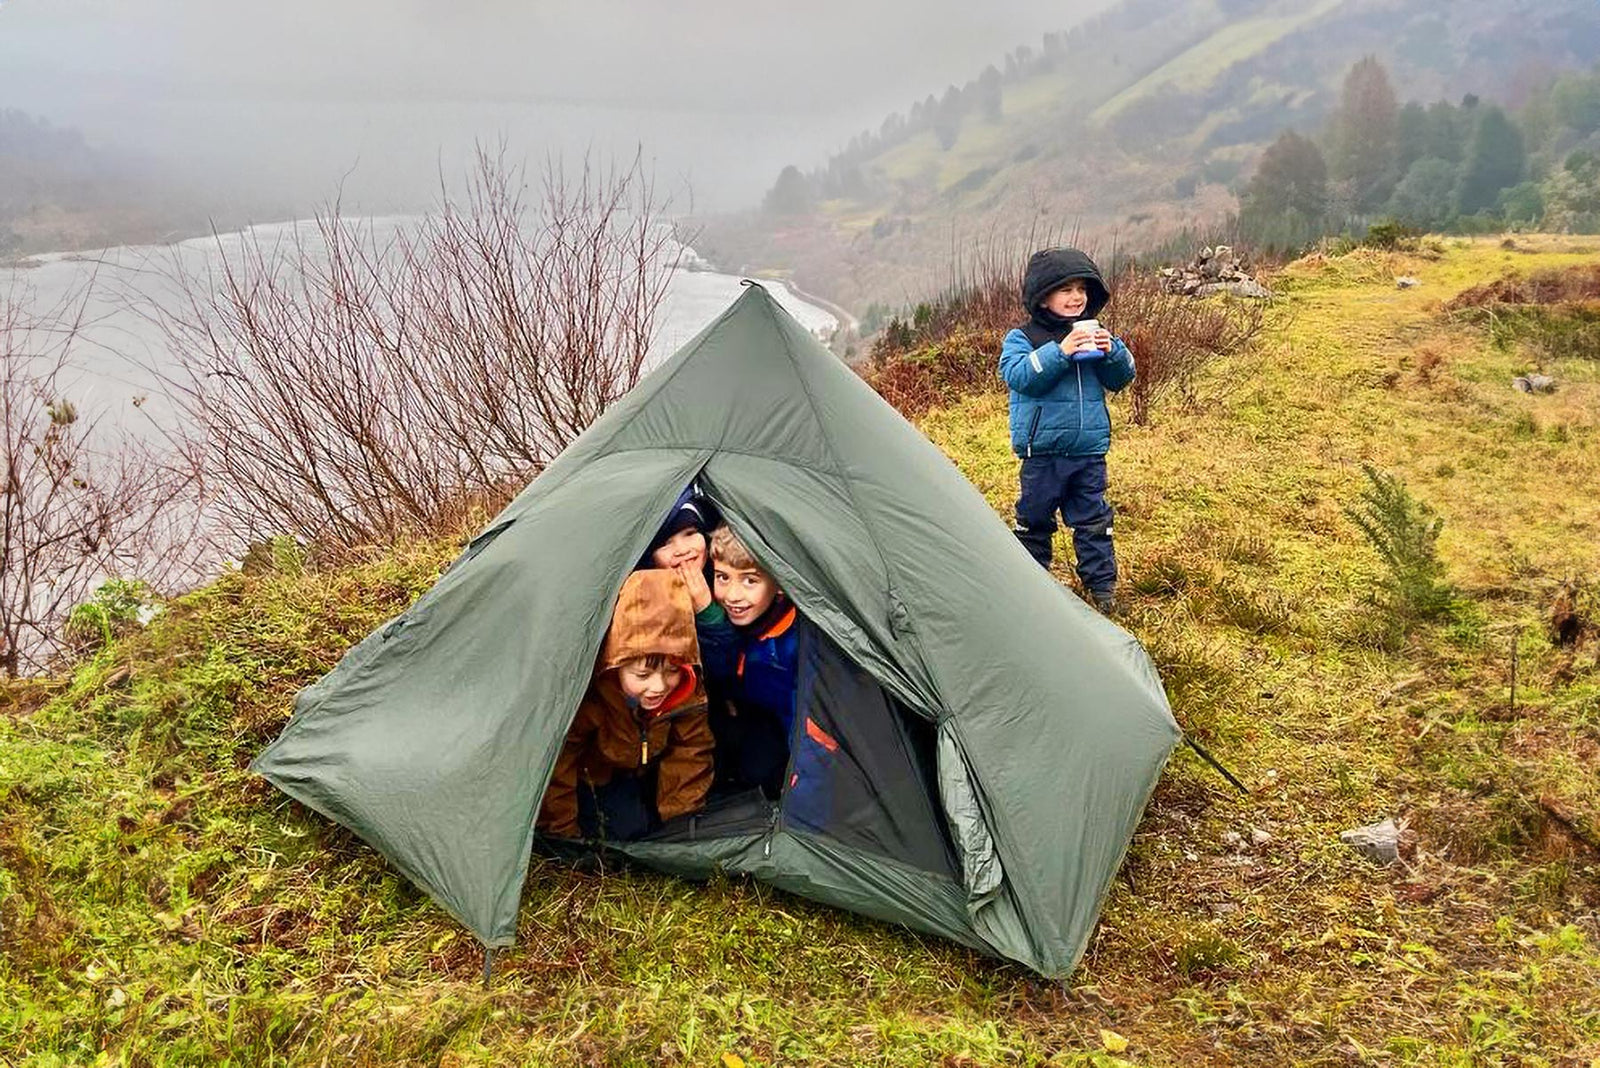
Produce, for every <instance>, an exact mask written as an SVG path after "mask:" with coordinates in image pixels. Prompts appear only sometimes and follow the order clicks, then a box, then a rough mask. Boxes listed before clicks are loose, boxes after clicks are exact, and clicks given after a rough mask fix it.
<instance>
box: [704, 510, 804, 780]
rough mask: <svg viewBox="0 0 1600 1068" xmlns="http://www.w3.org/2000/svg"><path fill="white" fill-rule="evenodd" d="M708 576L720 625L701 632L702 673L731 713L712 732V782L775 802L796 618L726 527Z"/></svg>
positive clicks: (791, 703) (791, 696)
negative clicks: (722, 618) (757, 790)
mask: <svg viewBox="0 0 1600 1068" xmlns="http://www.w3.org/2000/svg"><path fill="white" fill-rule="evenodd" d="M711 576H712V596H713V597H714V598H715V599H716V603H717V604H718V605H720V606H721V608H722V611H723V612H724V613H725V614H726V616H727V621H726V623H724V624H722V625H721V627H720V628H706V629H705V630H706V640H705V656H706V673H707V674H708V675H709V676H710V677H711V679H712V681H713V682H714V683H715V684H716V685H717V688H718V690H719V692H722V693H725V694H727V696H728V703H729V705H730V706H731V707H730V709H729V713H728V715H727V717H726V718H725V719H719V721H718V723H717V724H716V725H715V733H716V737H717V771H718V776H719V778H720V779H722V780H723V781H725V782H727V783H729V784H731V785H733V786H736V787H753V786H759V787H761V788H762V789H763V790H764V791H765V792H766V793H767V795H768V796H769V797H776V796H777V795H778V791H779V788H780V787H781V785H782V782H783V772H784V768H785V766H786V765H787V764H788V762H789V736H790V733H791V731H792V729H793V727H794V714H795V688H796V673H795V672H796V667H795V665H796V662H797V660H798V640H799V634H798V630H797V628H796V623H797V621H798V619H799V613H798V611H797V610H796V609H795V607H794V605H792V604H790V603H789V599H788V597H787V596H785V595H784V592H783V590H782V589H781V588H780V587H779V586H778V583H777V580H776V579H774V578H773V577H772V576H771V575H770V574H768V573H767V572H766V571H763V570H762V569H761V567H760V566H759V565H758V564H757V563H756V561H755V557H754V556H752V555H751V554H750V550H749V549H748V548H746V547H745V544H744V543H743V542H742V541H740V540H739V539H738V537H736V536H735V535H734V533H733V531H732V530H731V529H729V528H728V527H727V526H720V527H718V528H717V529H716V530H714V531H712V533H711ZM719 631H726V632H727V633H726V634H723V633H719Z"/></svg>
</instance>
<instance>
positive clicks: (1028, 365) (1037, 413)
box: [1000, 329, 1133, 457]
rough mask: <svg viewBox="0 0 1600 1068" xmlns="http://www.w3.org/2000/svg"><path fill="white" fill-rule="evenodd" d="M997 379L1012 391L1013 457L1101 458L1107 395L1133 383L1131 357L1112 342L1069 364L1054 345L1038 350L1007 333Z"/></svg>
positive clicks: (1018, 334) (1107, 426) (1107, 443)
mask: <svg viewBox="0 0 1600 1068" xmlns="http://www.w3.org/2000/svg"><path fill="white" fill-rule="evenodd" d="M1000 377H1001V378H1003V379H1005V382H1006V385H1007V386H1009V387H1010V388H1011V449H1012V451H1013V452H1015V453H1016V454H1017V455H1018V456H1022V457H1028V456H1104V455H1105V453H1106V451H1107V450H1108V449H1110V448H1111V413H1110V412H1109V411H1108V410H1107V409H1106V393H1107V391H1110V392H1112V393H1115V392H1116V391H1117V390H1120V389H1122V388H1123V387H1124V386H1126V385H1127V384H1128V383H1129V382H1132V381H1133V354H1132V353H1130V352H1129V351H1128V347H1127V346H1126V345H1124V344H1123V343H1122V340H1121V339H1120V338H1114V339H1113V340H1112V344H1111V351H1110V352H1109V353H1107V354H1106V355H1105V356H1103V357H1100V358H1096V359H1089V360H1074V359H1073V358H1072V353H1070V352H1063V351H1062V350H1061V346H1060V345H1059V344H1057V343H1056V342H1054V341H1046V342H1045V343H1044V344H1043V345H1041V346H1039V347H1038V348H1034V346H1033V342H1031V341H1029V340H1028V335H1027V334H1025V333H1023V332H1022V330H1020V329H1018V330H1013V331H1011V332H1010V333H1009V334H1007V335H1006V340H1005V343H1004V345H1002V346H1001V349H1000Z"/></svg>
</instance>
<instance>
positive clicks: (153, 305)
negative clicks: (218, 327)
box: [0, 217, 837, 427]
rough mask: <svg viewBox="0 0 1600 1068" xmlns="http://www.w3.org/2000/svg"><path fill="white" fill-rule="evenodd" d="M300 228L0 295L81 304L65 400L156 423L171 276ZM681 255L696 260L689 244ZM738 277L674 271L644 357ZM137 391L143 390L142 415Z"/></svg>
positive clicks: (108, 266)
mask: <svg viewBox="0 0 1600 1068" xmlns="http://www.w3.org/2000/svg"><path fill="white" fill-rule="evenodd" d="M355 221H357V222H360V223H361V224H363V225H365V226H368V227H370V229H371V234H372V237H373V239H374V240H375V242H376V244H377V245H378V246H379V247H382V245H383V244H384V243H385V241H386V239H387V238H388V237H389V236H392V234H393V233H394V232H395V230H397V229H398V228H401V227H405V226H408V225H411V224H413V223H414V222H415V220H414V219H412V218H409V217H393V218H375V219H364V220H355ZM297 234H299V235H301V236H306V237H309V238H310V239H311V242H312V244H313V245H314V244H315V242H316V235H315V230H314V224H313V223H310V222H299V223H272V224H264V225H261V226H256V227H252V228H251V229H249V230H247V231H243V232H239V233H229V234H221V235H218V236H214V237H204V238H195V239H192V240H188V241H182V242H178V243H176V244H172V245H151V246H123V247H119V248H111V249H103V250H100V251H96V252H83V253H55V254H46V255H41V256H35V257H33V258H32V260H33V262H34V263H36V264H38V265H37V266H33V267H25V268H11V269H6V268H0V299H5V298H6V295H7V294H10V299H12V300H14V301H20V302H21V303H22V304H23V306H24V307H25V308H26V309H27V310H29V311H30V312H32V313H34V314H35V315H38V316H45V317H54V315H56V314H59V313H63V312H66V311H68V310H71V311H72V312H73V313H74V314H76V313H77V312H78V310H79V309H81V314H82V325H81V327H80V329H79V332H78V336H77V338H76V340H75V341H74V343H73V346H72V350H71V362H72V365H73V367H74V374H73V377H72V380H71V381H70V383H69V386H70V397H71V399H72V400H73V401H74V403H76V404H77V405H78V407H79V408H80V409H81V410H85V411H95V412H100V413H103V414H104V416H105V417H106V418H108V419H109V420H110V421H112V422H114V423H124V424H125V425H128V426H130V427H131V426H137V425H140V424H144V425H148V422H147V419H148V420H156V421H159V420H160V419H161V418H162V417H163V415H164V413H165V406H164V405H162V404H161V398H160V386H159V375H158V373H159V371H160V370H161V369H164V368H171V367H172V366H173V364H174V361H173V359H172V356H171V353H170V352H169V350H168V348H167V339H166V337H165V336H164V335H163V333H162V330H161V328H160V327H159V326H158V325H157V316H156V314H155V313H156V311H157V310H158V309H163V308H164V309H167V310H175V309H176V308H177V307H179V305H178V304H177V303H176V302H177V301H178V300H179V295H178V293H177V291H176V288H175V286H174V285H173V283H172V278H173V276H174V274H175V270H181V272H182V273H183V274H185V275H187V276H188V277H189V278H207V277H215V276H216V275H217V274H218V273H220V270H221V268H222V266H223V264H224V262H225V260H228V259H232V260H234V261H235V262H237V261H238V257H239V254H240V252H241V250H242V249H243V248H245V247H246V243H247V242H249V241H252V240H256V241H260V242H261V243H262V244H263V245H264V246H269V247H270V246H273V245H274V244H276V243H279V242H282V243H284V245H285V247H287V245H288V243H289V242H291V241H292V240H293V239H294V238H295V237H296V236H297ZM685 262H687V263H696V262H698V260H697V258H696V257H695V256H694V254H693V253H692V251H691V252H688V253H687V254H686V255H685ZM739 283H740V279H739V278H737V277H734V276H732V275H725V274H717V273H715V272H712V271H705V270H685V269H680V270H678V271H677V272H676V273H675V274H674V275H673V277H672V279H671V281H670V283H669V286H668V289H667V294H666V297H665V299H664V300H663V302H662V305H661V307H660V309H659V311H658V312H657V315H656V336H655V340H654V341H653V342H652V345H651V352H650V363H651V364H654V363H659V362H661V361H662V360H665V359H666V358H667V357H668V356H670V355H671V354H672V353H673V352H674V351H676V350H677V349H678V347H679V346H681V345H682V344H683V343H684V342H685V341H688V340H689V339H690V338H691V337H693V336H694V335H695V334H696V333H698V332H699V331H700V329H701V328H702V327H704V326H705V325H706V324H707V323H709V322H710V321H711V320H712V319H714V318H716V316H717V315H718V314H720V313H721V312H722V310H723V309H724V308H726V307H727V306H728V305H729V304H731V303H732V302H733V301H734V300H735V299H736V298H737V297H738V296H739V294H740V292H741V288H740V284H739ZM765 284H766V285H767V286H768V288H769V290H770V291H771V292H772V295H773V296H774V297H775V298H776V299H777V300H778V302H779V303H780V304H781V305H783V307H784V308H785V309H786V310H787V311H788V312H789V313H790V314H791V315H793V316H794V317H795V318H796V319H797V320H798V321H799V322H800V323H801V325H803V326H804V327H805V328H806V329H808V330H810V331H812V332H814V333H817V334H819V335H820V336H823V337H826V336H827V335H828V334H829V333H830V332H831V331H832V330H833V328H834V327H835V326H836V325H837V324H836V320H835V319H834V317H833V315H831V314H830V313H828V312H826V311H824V310H822V309H821V308H818V307H815V306H814V305H811V304H808V303H806V302H805V301H803V300H801V299H800V298H798V297H796V296H795V295H794V294H793V293H792V292H790V291H789V289H788V288H787V287H786V286H784V285H783V284H782V283H776V282H773V283H765ZM40 343H41V342H40V341H39V340H36V341H35V342H34V344H35V345H37V344H40ZM135 398H148V403H145V404H144V407H143V409H142V414H141V415H138V416H135V409H134V407H133V401H134V399H135Z"/></svg>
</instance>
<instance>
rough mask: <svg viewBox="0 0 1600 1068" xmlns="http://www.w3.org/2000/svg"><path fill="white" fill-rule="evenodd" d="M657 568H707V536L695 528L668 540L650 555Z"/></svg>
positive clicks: (681, 531) (687, 529)
mask: <svg viewBox="0 0 1600 1068" xmlns="http://www.w3.org/2000/svg"><path fill="white" fill-rule="evenodd" d="M650 561H651V562H652V563H654V564H655V565H656V566H657V567H678V566H680V565H682V564H688V565H689V566H690V567H692V568H695V569H696V570H699V569H700V568H702V567H705V566H706V536H705V535H704V534H702V533H700V532H699V531H698V530H696V529H695V528H694V527H685V528H683V529H682V530H680V531H678V532H677V533H676V534H674V535H673V536H672V537H670V538H668V539H667V542H666V544H665V545H663V546H661V547H660V548H659V549H657V550H656V551H655V552H653V553H651V554H650Z"/></svg>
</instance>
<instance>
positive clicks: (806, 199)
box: [761, 163, 814, 215]
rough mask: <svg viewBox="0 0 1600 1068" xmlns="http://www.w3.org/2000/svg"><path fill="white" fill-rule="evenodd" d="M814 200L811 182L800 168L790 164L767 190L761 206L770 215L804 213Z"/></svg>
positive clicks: (809, 208) (808, 209)
mask: <svg viewBox="0 0 1600 1068" xmlns="http://www.w3.org/2000/svg"><path fill="white" fill-rule="evenodd" d="M813 202H814V197H813V196H812V191H811V183H810V182H808V181H807V180H806V176H805V175H803V174H801V173H800V168H799V167H796V166H795V165H794V164H792V163H791V164H789V165H788V166H787V167H785V168H784V169H783V170H782V171H780V172H779V174H778V180H777V181H776V182H775V183H773V186H772V188H771V189H770V190H768V191H767V195H766V198H765V199H764V200H763V201H762V202H761V207H762V208H763V209H764V210H765V211H766V212H767V213H768V214H769V215H804V214H805V213H806V212H808V211H810V210H811V208H812V205H813Z"/></svg>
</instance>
